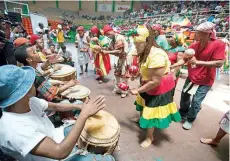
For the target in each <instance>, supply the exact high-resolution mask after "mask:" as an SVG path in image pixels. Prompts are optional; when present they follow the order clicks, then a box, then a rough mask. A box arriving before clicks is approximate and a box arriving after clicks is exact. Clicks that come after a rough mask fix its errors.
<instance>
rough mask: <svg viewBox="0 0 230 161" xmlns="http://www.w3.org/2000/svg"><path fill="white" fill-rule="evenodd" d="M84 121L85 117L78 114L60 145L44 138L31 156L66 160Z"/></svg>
mask: <svg viewBox="0 0 230 161" xmlns="http://www.w3.org/2000/svg"><path fill="white" fill-rule="evenodd" d="M86 120H87V117H86V116H84V115H83V114H80V115H79V117H78V119H77V121H76V123H75V124H74V126H73V128H72V130H71V131H70V133H69V135H68V136H67V137H66V138H65V139H64V140H63V141H62V142H61V143H60V144H58V143H56V142H55V141H54V140H52V139H51V138H49V137H45V138H44V139H43V140H42V141H41V142H40V143H39V144H38V145H37V146H36V147H35V148H34V149H33V150H32V151H31V153H32V154H33V155H38V156H42V157H47V158H52V159H57V160H60V159H64V158H66V157H67V156H68V155H69V154H70V153H71V151H72V149H73V148H74V146H75V145H76V143H77V141H78V138H79V136H80V134H81V132H82V130H83V128H84V125H85V122H86Z"/></svg>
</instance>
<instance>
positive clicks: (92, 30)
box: [91, 26, 99, 34]
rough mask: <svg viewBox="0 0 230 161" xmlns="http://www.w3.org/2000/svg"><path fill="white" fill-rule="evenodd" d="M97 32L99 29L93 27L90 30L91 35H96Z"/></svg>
mask: <svg viewBox="0 0 230 161" xmlns="http://www.w3.org/2000/svg"><path fill="white" fill-rule="evenodd" d="M98 32H99V29H98V28H97V26H93V27H92V28H91V33H93V34H97V33H98Z"/></svg>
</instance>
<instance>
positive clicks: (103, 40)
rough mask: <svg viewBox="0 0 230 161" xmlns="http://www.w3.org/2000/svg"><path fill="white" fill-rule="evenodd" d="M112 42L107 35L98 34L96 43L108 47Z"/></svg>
mask: <svg viewBox="0 0 230 161" xmlns="http://www.w3.org/2000/svg"><path fill="white" fill-rule="evenodd" d="M111 42H112V39H110V38H109V37H107V36H100V37H99V38H98V43H99V45H100V46H101V47H109V46H110V44H111Z"/></svg>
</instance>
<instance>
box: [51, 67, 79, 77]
mask: <svg viewBox="0 0 230 161" xmlns="http://www.w3.org/2000/svg"><path fill="white" fill-rule="evenodd" d="M56 65H58V66H61V67H62V68H61V69H60V70H58V71H56V72H54V73H53V74H52V75H51V78H52V79H55V80H60V81H70V80H72V79H76V69H75V68H73V67H71V66H70V65H65V64H56Z"/></svg>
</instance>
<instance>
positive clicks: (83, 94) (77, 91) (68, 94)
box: [59, 85, 91, 120]
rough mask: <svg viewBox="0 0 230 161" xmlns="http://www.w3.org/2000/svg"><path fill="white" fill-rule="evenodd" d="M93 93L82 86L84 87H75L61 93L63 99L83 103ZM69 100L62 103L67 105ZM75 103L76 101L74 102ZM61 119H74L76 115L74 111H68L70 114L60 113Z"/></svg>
mask: <svg viewBox="0 0 230 161" xmlns="http://www.w3.org/2000/svg"><path fill="white" fill-rule="evenodd" d="M90 93H91V91H90V89H89V88H87V87H85V86H82V85H75V86H73V87H70V88H68V89H67V90H65V91H64V92H62V93H61V96H62V97H63V98H68V99H72V100H81V101H82V102H85V99H86V98H87V97H89V95H90ZM67 102H68V100H64V101H62V103H67ZM73 102H74V101H73ZM59 114H60V118H61V120H62V119H65V118H73V117H74V113H73V111H68V112H60V113H59Z"/></svg>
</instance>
